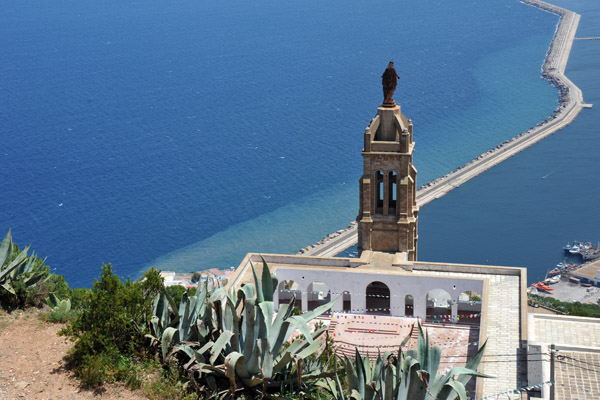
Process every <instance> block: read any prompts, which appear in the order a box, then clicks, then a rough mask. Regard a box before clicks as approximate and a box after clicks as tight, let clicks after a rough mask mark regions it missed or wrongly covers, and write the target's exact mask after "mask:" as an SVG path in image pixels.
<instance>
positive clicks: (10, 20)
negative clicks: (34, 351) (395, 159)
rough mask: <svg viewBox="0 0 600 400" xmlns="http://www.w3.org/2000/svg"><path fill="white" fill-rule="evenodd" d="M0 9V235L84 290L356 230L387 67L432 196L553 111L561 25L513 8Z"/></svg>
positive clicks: (67, 4) (172, 5) (186, 0)
mask: <svg viewBox="0 0 600 400" xmlns="http://www.w3.org/2000/svg"><path fill="white" fill-rule="evenodd" d="M2 4H3V13H2V14H1V15H0V34H1V35H2V37H3V38H4V39H3V41H2V42H1V44H0V46H1V49H2V53H3V56H4V57H3V58H4V59H5V60H7V61H6V62H4V63H2V64H0V88H1V89H2V90H1V91H0V93H1V94H0V102H1V104H0V120H1V121H2V124H1V126H0V135H1V137H2V139H3V145H4V146H3V150H2V151H0V165H2V179H0V192H1V193H2V196H0V228H1V229H3V230H7V229H8V228H9V227H12V229H13V236H14V237H15V240H16V241H17V242H18V243H21V244H26V243H32V244H33V248H35V249H36V250H37V251H38V253H40V254H41V255H43V256H47V257H48V263H49V264H50V265H52V266H53V267H55V268H56V269H57V272H59V273H62V274H64V275H65V276H66V277H67V280H68V281H69V282H70V283H71V284H73V285H75V286H80V285H83V286H86V285H89V284H90V283H91V282H92V279H93V277H94V276H96V275H97V274H98V272H99V268H100V265H101V263H103V262H112V263H113V264H114V265H115V269H116V271H118V273H120V274H121V275H132V276H137V275H138V273H139V271H140V270H141V269H143V268H146V267H148V266H149V265H157V266H159V267H161V268H166V269H177V270H191V269H197V268H204V267H212V266H219V267H227V266H230V265H237V263H238V262H239V260H241V258H242V257H243V255H244V254H245V253H246V252H247V251H263V252H267V251H272V252H293V251H296V250H297V249H299V248H301V247H304V246H306V245H308V244H310V243H312V242H314V241H316V240H318V239H320V238H321V237H323V236H324V235H326V234H327V233H330V232H332V231H335V230H338V229H340V228H342V227H344V226H346V224H347V223H348V222H349V221H350V220H351V219H353V218H354V217H355V214H356V210H357V205H358V204H357V201H358V199H357V180H358V177H359V176H360V173H361V159H360V149H361V147H362V132H363V130H364V127H365V126H366V125H367V123H368V121H369V120H370V118H371V117H372V116H373V115H374V114H375V112H376V107H377V105H378V104H379V103H380V102H381V93H380V91H381V89H380V82H379V80H380V74H381V72H382V71H383V69H384V68H385V65H386V64H387V61H388V60H389V59H390V58H394V60H395V61H396V66H397V69H398V72H399V73H400V75H401V81H400V84H399V87H398V90H397V95H396V99H397V101H398V102H399V103H401V104H402V107H403V111H404V112H405V113H406V114H407V115H408V116H409V117H411V118H412V119H413V121H414V123H415V140H416V142H417V151H416V154H415V162H416V164H417V167H418V169H419V182H420V183H425V182H427V181H429V180H431V179H434V178H435V177H438V176H441V175H443V174H445V173H447V172H449V171H450V170H452V169H454V168H456V167H457V166H459V165H461V164H462V163H464V162H465V161H468V160H470V159H472V158H473V157H475V156H477V155H478V154H480V153H482V152H484V151H486V150H487V149H489V148H492V147H494V146H495V145H496V144H497V143H499V142H502V141H504V140H506V139H507V138H510V137H513V136H515V135H516V134H518V133H520V132H522V131H524V130H527V129H528V128H529V127H531V126H533V125H535V124H537V123H538V122H539V121H541V120H543V119H545V118H546V117H547V116H548V115H550V114H551V113H552V111H553V110H554V108H555V107H556V105H557V93H556V90H555V89H554V88H552V87H551V86H550V85H549V84H548V83H547V82H546V81H544V80H542V79H541V78H540V67H541V64H542V62H543V59H544V56H545V53H546V50H547V47H548V45H549V43H550V40H551V38H552V35H553V32H554V29H555V25H556V23H557V21H558V18H557V17H556V16H554V15H551V14H548V13H544V12H541V11H539V10H537V9H535V8H532V7H529V6H525V5H523V4H521V3H519V2H517V1H513V0H503V1H497V2H490V3H489V4H488V3H487V2H486V3H485V4H483V2H477V1H466V0H465V1H459V2H456V1H454V2H451V1H437V2H436V3H435V7H431V5H430V4H428V3H423V2H419V1H416V0H412V1H403V2H399V1H391V0H376V1H369V2H365V1H359V0H351V1H344V2H340V1H331V2H319V1H316V0H314V1H313V0H308V1H303V2H298V1H288V2H281V1H274V0H264V1H257V2H252V3H249V2H245V1H241V0H239V1H238V0H234V1H226V2H218V3H210V2H206V1H191V0H182V1H177V2H165V1H164V0H145V1H141V0H139V1H131V2H127V3H123V2H117V1H107V2H102V3H98V2H92V1H86V0H83V1H81V0H78V1H74V0H62V1H58V2H51V3H48V2H42V1H39V0H32V1H29V2H16V1H10V0H4V1H3V2H2ZM405 16H410V18H404V17H405Z"/></svg>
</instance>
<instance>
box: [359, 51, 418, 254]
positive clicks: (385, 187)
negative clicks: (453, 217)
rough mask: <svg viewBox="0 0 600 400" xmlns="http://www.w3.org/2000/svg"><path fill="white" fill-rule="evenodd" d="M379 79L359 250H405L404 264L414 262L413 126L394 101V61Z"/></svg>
mask: <svg viewBox="0 0 600 400" xmlns="http://www.w3.org/2000/svg"><path fill="white" fill-rule="evenodd" d="M390 68H391V70H390ZM382 78H383V79H382V81H383V92H384V103H383V105H381V106H380V107H378V108H377V115H376V116H375V118H373V119H372V120H371V122H370V124H369V126H368V127H367V128H366V129H365V133H364V148H363V151H362V156H363V176H362V177H361V178H360V208H359V212H358V217H357V218H356V220H357V222H358V251H359V252H362V251H363V250H372V251H383V252H391V253H398V252H405V253H406V260H407V261H416V259H417V239H418V235H417V220H418V212H419V208H418V207H417V204H416V180H417V170H416V168H415V167H414V166H413V149H414V146H415V144H414V142H413V125H412V121H411V120H410V119H408V118H406V116H405V115H404V114H402V112H401V111H400V106H398V105H396V103H395V102H394V100H393V98H392V96H393V93H394V89H395V87H396V81H397V79H398V75H397V74H396V70H395V69H394V66H393V63H392V62H390V65H388V68H387V69H386V71H385V72H384V74H383V76H382ZM392 81H393V82H392Z"/></svg>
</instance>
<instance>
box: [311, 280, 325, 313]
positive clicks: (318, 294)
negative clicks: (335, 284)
mask: <svg viewBox="0 0 600 400" xmlns="http://www.w3.org/2000/svg"><path fill="white" fill-rule="evenodd" d="M306 291H307V300H308V304H307V308H308V311H311V310H314V309H315V308H317V307H319V306H321V305H323V304H326V303H329V302H330V301H331V291H330V290H329V288H328V287H327V285H326V284H324V283H323V282H313V283H311V284H310V285H308V288H307V290H306Z"/></svg>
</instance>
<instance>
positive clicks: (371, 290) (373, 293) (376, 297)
mask: <svg viewBox="0 0 600 400" xmlns="http://www.w3.org/2000/svg"><path fill="white" fill-rule="evenodd" d="M366 296H367V302H366V303H367V311H366V312H367V313H368V314H390V288H389V287H388V286H387V285H386V284H385V283H383V282H379V281H375V282H371V283H369V285H368V286H367V291H366Z"/></svg>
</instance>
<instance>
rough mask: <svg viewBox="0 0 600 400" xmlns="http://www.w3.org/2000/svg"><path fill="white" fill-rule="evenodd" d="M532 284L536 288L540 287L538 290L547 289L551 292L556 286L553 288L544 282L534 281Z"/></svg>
mask: <svg viewBox="0 0 600 400" xmlns="http://www.w3.org/2000/svg"><path fill="white" fill-rule="evenodd" d="M531 286H532V287H534V288H536V289H538V290H543V291H546V292H551V291H553V290H554V288H552V287H550V286H548V285H545V284H544V283H543V282H538V283H532V284H531Z"/></svg>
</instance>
